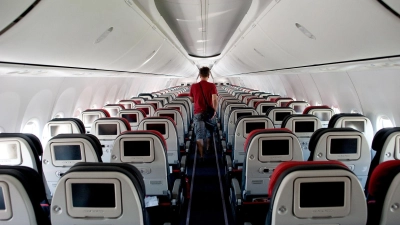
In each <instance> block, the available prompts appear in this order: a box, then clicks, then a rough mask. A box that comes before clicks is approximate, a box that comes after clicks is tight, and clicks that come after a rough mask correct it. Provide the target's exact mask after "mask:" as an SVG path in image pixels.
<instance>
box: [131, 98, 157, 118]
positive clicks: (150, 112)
mask: <svg viewBox="0 0 400 225" xmlns="http://www.w3.org/2000/svg"><path fill="white" fill-rule="evenodd" d="M146 102H147V101H146ZM135 109H141V110H143V111H144V112H145V113H146V116H153V114H154V112H155V111H156V109H155V107H154V105H153V104H150V103H149V104H147V103H141V104H136V106H135Z"/></svg>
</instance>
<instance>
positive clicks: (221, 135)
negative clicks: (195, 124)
mask: <svg viewBox="0 0 400 225" xmlns="http://www.w3.org/2000/svg"><path fill="white" fill-rule="evenodd" d="M218 134H219V138H220V139H221V140H222V139H223V134H222V131H221V130H219V131H218Z"/></svg>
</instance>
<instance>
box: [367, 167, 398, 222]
mask: <svg viewBox="0 0 400 225" xmlns="http://www.w3.org/2000/svg"><path fill="white" fill-rule="evenodd" d="M370 181H371V182H370V183H369V185H368V192H369V197H368V198H369V199H373V201H369V203H368V204H369V207H368V208H369V211H368V223H367V224H370V225H372V224H380V225H395V224H398V223H399V220H400V215H399V213H397V209H398V202H399V201H400V161H398V160H392V161H386V162H383V163H381V164H379V165H378V166H377V167H376V168H375V170H374V171H373V173H372V174H371V178H370Z"/></svg>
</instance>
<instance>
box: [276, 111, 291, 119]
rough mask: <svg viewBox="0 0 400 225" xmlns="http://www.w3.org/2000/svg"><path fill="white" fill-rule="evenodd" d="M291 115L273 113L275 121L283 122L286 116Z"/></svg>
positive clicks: (288, 113)
mask: <svg viewBox="0 0 400 225" xmlns="http://www.w3.org/2000/svg"><path fill="white" fill-rule="evenodd" d="M290 115H292V113H290V112H276V113H275V121H283V119H285V117H286V116H290Z"/></svg>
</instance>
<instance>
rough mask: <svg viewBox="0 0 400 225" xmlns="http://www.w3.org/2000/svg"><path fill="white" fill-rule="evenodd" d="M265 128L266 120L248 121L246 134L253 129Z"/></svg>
mask: <svg viewBox="0 0 400 225" xmlns="http://www.w3.org/2000/svg"><path fill="white" fill-rule="evenodd" d="M257 129H265V122H248V123H246V134H249V133H250V132H252V131H253V130H257Z"/></svg>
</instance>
